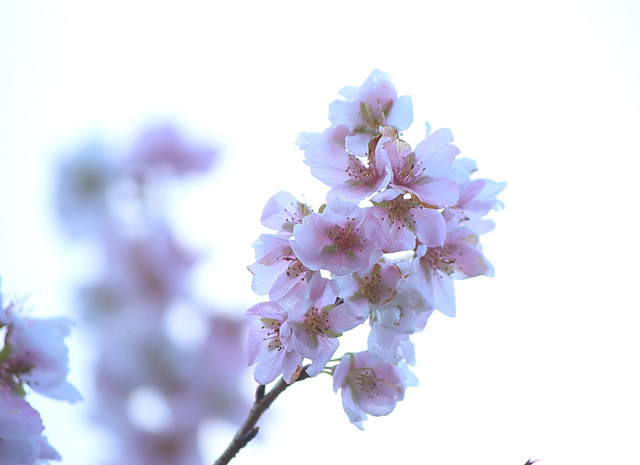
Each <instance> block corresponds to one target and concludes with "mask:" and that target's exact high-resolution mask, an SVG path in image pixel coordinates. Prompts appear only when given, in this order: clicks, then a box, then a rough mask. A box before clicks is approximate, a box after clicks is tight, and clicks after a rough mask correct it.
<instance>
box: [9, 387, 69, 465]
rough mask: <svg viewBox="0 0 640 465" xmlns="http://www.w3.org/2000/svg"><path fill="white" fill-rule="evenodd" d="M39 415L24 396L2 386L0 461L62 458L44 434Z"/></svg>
mask: <svg viewBox="0 0 640 465" xmlns="http://www.w3.org/2000/svg"><path fill="white" fill-rule="evenodd" d="M43 430H44V426H43V425H42V420H41V419H40V414H39V413H38V412H37V411H36V410H35V409H34V408H33V407H31V405H29V403H28V402H27V401H26V400H24V399H23V398H22V397H20V396H17V395H15V394H13V393H12V392H10V390H9V389H8V388H7V387H6V386H0V463H1V464H2V465H32V464H35V463H36V462H37V461H39V460H61V457H60V454H58V452H57V451H56V450H55V449H54V448H53V447H51V446H50V445H49V443H48V442H47V439H46V438H45V437H44V436H42V431H43Z"/></svg>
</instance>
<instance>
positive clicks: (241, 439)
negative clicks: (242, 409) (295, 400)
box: [213, 367, 309, 465]
mask: <svg viewBox="0 0 640 465" xmlns="http://www.w3.org/2000/svg"><path fill="white" fill-rule="evenodd" d="M306 368H307V367H304V369H303V370H302V372H301V373H300V376H299V377H298V379H296V380H295V381H294V383H295V382H298V381H302V380H303V379H307V378H309V375H308V374H307V370H306ZM291 384H293V383H291ZM289 386H290V385H289V384H287V383H286V382H285V380H284V379H282V378H280V380H279V381H278V383H277V384H276V385H275V386H274V387H273V388H272V389H271V390H270V391H269V392H268V393H267V394H265V386H264V385H260V386H258V388H257V389H256V400H255V402H254V403H253V407H251V411H250V412H249V416H248V417H247V419H246V420H245V421H244V423H243V424H242V426H241V427H240V429H239V430H238V432H237V433H236V435H235V436H234V437H233V440H232V441H231V443H230V444H229V446H228V447H227V449H226V450H225V451H224V453H223V454H222V455H221V456H220V457H219V458H218V460H216V461H215V462H214V464H213V465H227V464H228V463H229V462H230V461H231V459H232V458H234V457H235V456H236V454H237V453H238V452H240V449H242V448H243V447H244V446H246V445H247V444H248V443H249V441H251V440H252V439H253V438H255V437H256V435H257V434H258V430H259V428H258V427H257V426H256V423H257V422H258V420H259V419H260V417H261V416H262V414H263V413H264V411H265V410H267V409H268V408H269V407H271V404H272V403H273V401H274V400H276V397H278V396H279V395H280V394H282V392H284V390H285V389H287V388H288V387H289Z"/></svg>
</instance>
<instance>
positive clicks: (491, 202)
mask: <svg viewBox="0 0 640 465" xmlns="http://www.w3.org/2000/svg"><path fill="white" fill-rule="evenodd" d="M455 165H458V166H459V167H460V168H462V169H464V170H466V171H467V173H468V175H471V174H473V173H475V172H476V171H477V170H478V168H477V165H476V163H475V161H473V160H471V159H469V158H463V159H460V160H456V162H455ZM458 185H459V188H460V198H459V199H458V202H457V204H456V205H455V206H452V207H449V208H447V210H446V211H445V215H448V214H453V215H455V216H457V218H458V224H460V225H461V226H466V227H468V228H471V229H473V230H474V231H476V232H477V233H478V234H486V233H488V232H490V231H492V230H493V229H494V228H495V223H494V221H493V220H492V219H488V218H484V216H485V215H487V214H488V213H489V212H490V211H491V210H500V209H502V208H504V203H502V202H501V201H500V200H498V199H497V195H498V194H499V193H500V192H502V191H503V190H504V188H505V187H506V186H507V183H506V182H505V181H503V182H495V181H492V180H490V179H473V180H472V179H470V177H469V176H467V178H466V179H465V178H463V179H461V180H459V181H458Z"/></svg>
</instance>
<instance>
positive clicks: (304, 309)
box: [281, 275, 364, 376]
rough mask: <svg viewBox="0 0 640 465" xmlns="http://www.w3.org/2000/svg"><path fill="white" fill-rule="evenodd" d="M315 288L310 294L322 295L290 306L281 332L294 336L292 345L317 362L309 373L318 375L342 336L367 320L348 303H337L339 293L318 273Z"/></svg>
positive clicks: (313, 284)
mask: <svg viewBox="0 0 640 465" xmlns="http://www.w3.org/2000/svg"><path fill="white" fill-rule="evenodd" d="M313 280H314V283H312V284H311V287H312V288H315V289H314V290H313V291H312V292H310V297H312V296H313V295H314V294H319V293H321V295H320V297H319V298H318V299H313V300H312V299H308V300H306V301H302V302H300V303H299V304H298V305H296V306H295V307H294V308H292V309H291V310H289V312H288V314H289V318H288V320H287V321H286V323H285V324H284V325H283V328H282V332H281V334H287V335H290V336H291V346H292V347H293V348H294V349H295V350H297V351H298V352H299V353H300V354H302V356H303V357H305V358H308V359H310V360H311V361H312V362H313V364H312V365H311V366H310V367H308V368H307V374H308V375H309V376H316V375H317V374H318V373H320V371H322V369H324V367H325V365H326V364H327V362H328V361H329V360H330V359H331V357H332V356H333V354H334V353H335V351H336V349H337V348H338V345H339V344H340V343H339V342H338V337H339V336H341V333H342V332H344V331H349V330H351V329H353V328H355V327H356V326H357V325H359V324H361V323H362V322H363V321H364V318H362V317H360V316H358V314H357V313H356V311H355V310H354V309H353V308H351V307H349V306H348V305H345V304H338V305H336V295H335V294H334V292H333V291H332V290H331V286H328V285H327V283H328V280H327V279H325V278H322V277H320V275H316V276H315V277H314V279H313Z"/></svg>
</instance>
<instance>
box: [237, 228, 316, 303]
mask: <svg viewBox="0 0 640 465" xmlns="http://www.w3.org/2000/svg"><path fill="white" fill-rule="evenodd" d="M291 246H292V243H291V241H290V240H289V239H287V238H285V237H282V236H279V235H274V234H262V235H261V236H260V239H259V240H257V241H256V242H254V243H253V247H254V248H255V250H256V262H255V263H253V264H251V265H249V266H248V268H249V271H250V272H251V273H252V274H253V279H252V280H251V288H252V289H253V292H255V293H256V294H258V295H266V294H269V298H270V299H271V300H273V301H274V302H279V303H280V304H282V305H284V306H285V307H286V306H290V305H289V304H290V303H296V302H298V301H300V300H301V299H302V298H303V297H304V295H305V292H306V289H307V284H308V283H309V281H310V280H311V277H312V276H313V275H314V274H315V271H311V270H309V269H308V268H307V267H305V266H304V265H303V264H302V263H301V262H300V260H299V259H298V257H297V256H296V255H295V254H294V253H293V249H292V248H291Z"/></svg>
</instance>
